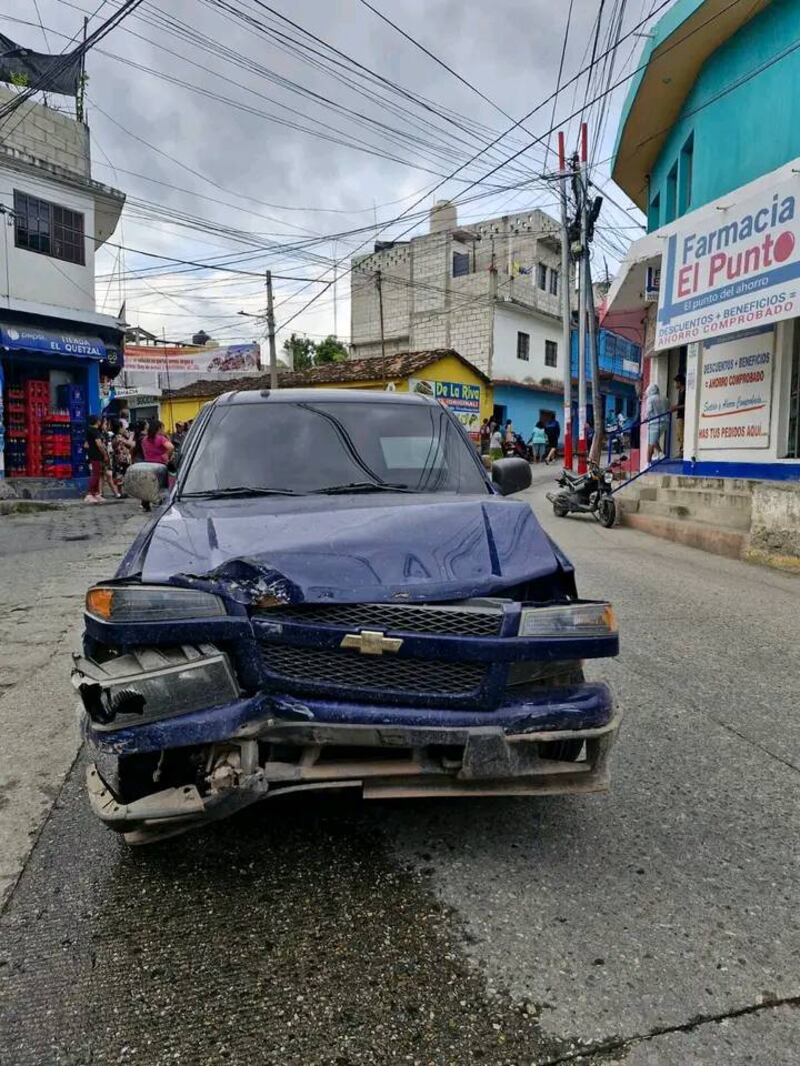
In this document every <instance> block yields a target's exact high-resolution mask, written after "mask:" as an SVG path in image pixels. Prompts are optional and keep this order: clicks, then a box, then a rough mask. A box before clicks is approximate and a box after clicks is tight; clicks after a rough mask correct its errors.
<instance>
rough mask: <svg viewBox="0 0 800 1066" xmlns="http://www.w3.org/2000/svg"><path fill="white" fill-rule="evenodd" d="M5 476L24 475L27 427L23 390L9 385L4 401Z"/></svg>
mask: <svg viewBox="0 0 800 1066" xmlns="http://www.w3.org/2000/svg"><path fill="white" fill-rule="evenodd" d="M5 438H6V439H5V465H6V477H25V467H26V461H27V453H28V428H27V420H26V418H25V390H24V389H23V388H21V387H13V386H9V387H8V388H7V389H6V402H5Z"/></svg>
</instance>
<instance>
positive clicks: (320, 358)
mask: <svg viewBox="0 0 800 1066" xmlns="http://www.w3.org/2000/svg"><path fill="white" fill-rule="evenodd" d="M346 358H347V349H346V348H345V346H344V345H343V344H342V342H341V341H338V340H337V339H336V338H335V337H334V336H332V335H329V336H327V337H326V338H325V340H324V341H320V342H319V344H318V345H317V346H316V352H315V353H314V366H321V365H322V364H323V363H342V362H344V360H345V359H346Z"/></svg>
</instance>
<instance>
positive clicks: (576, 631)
mask: <svg viewBox="0 0 800 1066" xmlns="http://www.w3.org/2000/svg"><path fill="white" fill-rule="evenodd" d="M616 632H617V619H616V616H615V614H614V608H613V607H612V606H611V604H610V603H571V604H564V606H562V607H524V608H523V609H522V613H521V616H520V620H519V635H520V636H521V637H607V636H611V635H612V634H614V633H616Z"/></svg>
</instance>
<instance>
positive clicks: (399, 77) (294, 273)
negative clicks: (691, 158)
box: [0, 0, 662, 344]
mask: <svg viewBox="0 0 800 1066" xmlns="http://www.w3.org/2000/svg"><path fill="white" fill-rule="evenodd" d="M661 2H662V0H630V2H627V3H626V2H624V0H607V2H606V3H605V4H604V5H601V4H600V2H599V0H573V5H572V6H573V11H572V18H571V23H570V28H569V37H568V43H567V48H566V55H565V60H564V74H563V76H562V84H565V83H567V87H566V88H565V89H564V91H562V92H561V93H560V95H559V96H558V100H557V104H556V110H555V122H552V121H551V120H552V114H553V102H552V101H550V102H547V103H544V105H543V106H540V107H539V108H538V110H536V111H535V112H534V114H533V115H532V116H531V117H530V119H527V120H526V121H525V122H524V124H523V126H522V127H518V128H517V129H515V130H513V131H512V132H510V133H507V135H506V136H504V137H503V138H502V139H501V140H499V141H498V143H497V144H496V145H495V146H494V147H492V148H489V149H488V150H486V149H487V146H488V145H490V144H491V142H492V141H494V140H495V139H496V138H497V137H499V136H500V135H501V134H503V133H504V132H505V131H508V130H509V128H510V127H511V126H512V123H513V122H515V121H517V120H519V119H521V118H522V117H523V116H524V115H526V114H527V113H528V112H531V111H533V110H534V109H535V108H536V107H537V105H541V104H543V102H544V101H546V100H547V98H548V97H549V96H550V95H551V94H552V93H553V91H554V90H555V88H556V84H557V77H558V69H559V60H560V57H561V50H562V44H563V41H564V32H565V25H566V16H567V9H568V7H569V6H570V5H569V4H568V2H567V0H561V2H560V3H553V2H552V0H493V2H492V3H490V4H487V3H485V2H482V3H478V2H477V0H402V3H401V2H398V0H369V3H370V4H371V5H372V7H373V8H375V9H377V10H378V11H380V12H381V13H383V14H384V15H385V16H386V17H387V18H389V19H391V21H392V22H394V23H395V24H396V26H397V27H398V29H395V28H393V27H392V26H390V25H388V24H387V23H386V22H384V21H383V20H382V19H381V18H380V17H379V15H378V14H376V13H375V12H374V11H373V10H370V8H369V7H368V6H367V4H366V3H365V0H325V2H322V0H292V2H291V3H289V2H288V0H268V2H267V0H157V2H156V0H145V2H144V3H142V4H141V6H140V7H139V8H137V10H136V11H135V12H134V14H133V15H131V16H130V17H129V18H128V19H127V20H126V21H125V22H124V23H123V24H122V25H121V26H120V27H119V28H118V29H116V30H115V31H114V32H113V33H112V34H110V35H109V36H108V37H107V38H106V39H105V40H104V41H103V42H102V43H101V44H100V45H99V46H98V47H97V48H96V49H95V50H93V51H92V52H91V53H90V56H89V59H88V73H89V83H88V104H87V106H88V117H89V123H90V126H91V131H92V154H93V174H94V177H95V178H96V179H98V180H100V181H103V182H105V183H107V184H110V185H114V186H116V187H117V188H119V189H122V190H123V191H124V192H125V193H126V194H127V196H128V202H127V205H126V208H125V211H124V214H123V219H122V223H121V225H120V227H119V228H118V229H117V232H116V234H115V235H114V237H113V238H112V240H113V243H114V244H116V245H123V246H124V250H123V249H122V248H119V247H111V246H107V247H106V248H104V249H103V250H102V251H101V252H100V254H99V255H98V258H97V276H98V277H97V306H98V310H103V311H106V312H112V313H115V312H116V311H117V310H118V308H119V307H120V305H121V303H122V301H123V300H125V301H127V319H128V321H129V322H130V323H132V324H134V325H141V326H143V327H144V328H146V329H149V330H151V331H153V332H156V333H158V334H162V333H163V334H164V335H165V336H166V337H168V338H171V339H176V340H178V339H183V338H186V337H188V336H190V335H191V334H192V333H193V332H194V331H195V330H197V329H199V328H201V327H203V328H205V330H206V331H207V332H209V333H211V334H212V335H213V336H214V337H217V338H219V339H220V340H222V341H231V342H232V341H235V340H247V339H251V338H253V337H256V336H259V337H260V336H261V335H262V334H263V324H262V323H260V322H258V321H250V322H248V321H247V320H246V319H244V318H242V317H239V316H238V314H237V312H238V311H239V310H246V311H249V312H250V313H254V314H258V313H259V312H263V308H264V284H263V275H264V271H265V270H266V269H271V270H273V272H274V273H276V274H278V275H286V276H288V277H291V278H299V279H316V278H319V279H322V283H319V282H311V281H307V280H300V281H288V280H287V281H284V280H281V281H276V283H275V284H276V320H277V324H278V328H279V331H280V336H279V344H280V341H281V339H282V338H283V337H284V336H286V335H288V333H289V332H291V330H296V331H298V332H307V333H308V334H309V335H311V336H314V337H315V338H316V337H318V336H322V335H325V334H328V333H332V332H334V328H335V329H336V331H337V332H338V335H339V336H340V337H342V338H343V339H347V338H348V336H349V276H348V273H347V267H348V263H349V257H350V255H351V254H352V253H353V252H355V251H358V250H359V249H361V250H363V249H366V248H369V247H370V246H371V243H372V241H374V239H375V237H376V234H378V235H379V236H380V238H381V239H388V238H391V237H393V236H394V237H396V236H399V235H400V234H403V233H405V235H411V234H413V233H418V232H423V231H424V230H425V229H426V227H427V220H426V218H425V214H426V212H427V210H428V208H429V207H430V205H431V203H432V202H433V201H434V200H438V199H443V198H450V199H455V200H456V201H459V202H460V206H459V219H460V220H461V221H463V222H469V221H476V220H478V219H481V218H490V217H493V216H495V215H499V214H503V213H509V212H514V211H523V210H526V209H528V208H531V207H533V206H541V207H543V208H544V209H545V210H550V211H551V212H553V213H557V211H558V208H557V204H556V198H555V190H554V186H553V184H552V181H549V182H548V181H547V180H544V179H543V177H542V175H544V174H547V173H549V172H551V171H552V169H553V166H554V158H553V155H552V152H551V154H550V156H549V160H545V146H544V144H542V143H538V144H534V146H533V147H532V148H530V149H528V150H527V151H525V152H523V153H522V154H520V155H519V156H518V158H516V159H515V160H513V161H511V162H505V161H506V160H508V158H509V157H510V156H511V155H513V154H515V153H518V152H519V151H520V149H522V148H524V147H525V146H526V145H529V144H531V143H532V142H534V140H535V138H537V137H541V136H542V135H543V134H545V133H546V132H547V131H548V130H549V129H550V128H551V126H552V125H555V126H563V128H565V129H566V130H567V131H568V135H569V138H570V143H572V144H574V142H575V139H576V136H577V128H578V119H576V118H573V119H572V120H571V121H567V119H568V118H569V116H570V115H572V114H573V112H575V111H576V110H580V108H581V105H582V104H583V103H584V101H585V100H586V99H588V100H590V101H591V100H592V99H593V98H594V97H595V96H596V95H597V94H598V92H600V91H602V90H603V89H604V88H605V87H606V85H608V84H610V83H611V82H612V81H617V80H619V79H620V78H621V77H624V76H625V75H626V74H629V73H630V72H631V71H632V70H633V69H634V68H635V66H636V59H637V56H638V55H639V52H640V51H641V45H642V38H641V37H637V36H627V37H626V35H627V34H629V32H630V30H631V28H632V27H633V26H634V24H636V23H638V22H639V21H640V20H641V19H642V18H644V17H646V16H647V15H648V14H649V13H650V11H651V10H653V9H654V8H657V7H658V6H659V4H660V3H661ZM119 3H120V0H106V2H105V3H104V4H101V5H99V10H98V0H38V12H37V4H36V0H6V3H5V4H4V5H3V9H4V10H3V13H2V14H0V32H3V33H4V34H6V35H7V36H9V37H11V38H12V39H14V40H16V41H18V42H20V43H23V44H25V45H28V46H29V47H32V48H35V49H38V50H42V51H44V50H46V49H49V50H50V51H52V52H60V51H62V49H64V48H65V47H66V45H67V43H68V41H69V38H71V37H72V36H73V35H74V34H75V33H76V32H78V30H79V28H80V25H81V22H82V19H83V16H84V15H92V14H93V12H95V11H97V12H98V13H97V15H96V16H95V17H93V18H92V19H91V20H90V24H89V25H90V30H91V29H92V28H93V27H96V26H97V25H98V24H99V23H100V22H101V21H102V20H103V19H104V18H105V17H107V16H108V15H109V14H110V13H111V12H112V11H113V9H114V8H115V7H117V6H119ZM601 6H603V8H604V13H603V18H602V22H601V26H600V33H599V44H598V52H600V53H602V52H603V51H604V50H605V48H607V47H608V44H609V43H610V42H612V41H613V40H614V39H615V36H616V32H617V28H618V26H619V27H620V34H621V36H622V37H623V38H624V39H623V40H622V41H621V42H620V44H619V47H618V48H617V50H616V53H615V55H614V64H615V65H614V69H613V72H612V71H611V70H610V67H609V64H608V63H604V64H602V65H600V64H598V66H597V67H596V68H595V72H594V75H593V80H592V83H591V85H589V86H587V79H586V77H585V76H584V77H582V78H580V79H579V80H578V81H577V82H575V83H573V84H569V83H570V82H571V81H572V79H573V78H574V76H575V75H576V74H577V73H578V72H579V71H580V70H581V69H582V68H583V67H585V66H586V64H587V62H588V59H589V57H590V54H591V49H592V44H593V40H594V36H595V26H596V19H597V15H598V8H600V7H601ZM39 15H41V23H42V25H43V27H44V30H42V28H41V27H40V24H39ZM618 19H620V21H619V22H618V21H617V20H618ZM287 20H291V21H287ZM648 25H649V24H648ZM645 28H646V27H645ZM398 30H402V31H403V32H404V33H405V34H407V35H408V38H411V40H408V39H407V38H406V37H404V36H402V34H401V33H400V32H398ZM415 42H416V43H415ZM418 45H421V46H423V47H424V48H425V49H427V50H428V51H429V52H431V53H433V55H434V56H435V57H436V59H438V60H440V61H441V63H443V64H446V65H447V66H448V67H450V68H451V70H452V71H453V72H455V73H451V72H450V71H448V70H446V69H444V67H443V66H442V65H440V64H439V63H437V62H436V59H434V58H431V57H430V56H428V55H426V54H425V53H424V52H423V51H422V50H421V49H420V47H418ZM332 49H335V50H336V51H333V50H332ZM457 75H458V76H457ZM459 76H460V78H461V79H463V81H462V80H459ZM465 83H469V84H465ZM470 85H471V86H473V87H474V88H470ZM475 90H478V91H477V92H476V91H475ZM624 91H625V90H624V88H620V89H617V90H616V91H615V92H614V93H612V94H611V95H610V96H608V97H607V99H606V103H605V106H603V105H602V104H601V103H600V102H598V103H595V104H593V105H592V106H591V107H590V108H589V109H588V111H587V117H588V120H589V123H590V135H591V137H592V140H593V149H594V160H595V163H596V166H595V168H594V171H593V176H594V179H595V181H596V182H597V183H598V184H601V185H603V186H605V185H607V183H608V163H607V160H608V156H609V155H610V152H611V148H612V146H613V137H614V131H615V127H616V118H617V116H618V114H619V109H620V106H621V103H622V100H623V99H624ZM479 93H480V94H482V96H483V97H486V98H488V101H491V102H487V100H485V99H483V98H482V96H481V95H479ZM587 93H588V95H587ZM57 102H58V103H63V98H62V99H61V100H59V101H57ZM553 143H555V142H553ZM482 150H483V151H482ZM479 153H481V154H479ZM473 156H476V157H477V158H475V159H474V160H473V161H470V160H472V157H473ZM458 168H461V169H460V170H459V172H458V173H457V174H456V175H455V176H453V177H449V176H450V175H453V173H454V172H455V171H456V170H457V169H458ZM492 171H494V173H490V172H492ZM448 178H449V180H444V179H448ZM437 186H438V187H437ZM608 192H609V193H610V194H611V196H612V197H613V199H614V201H615V202H616V203H615V204H611V203H608V204H607V207H606V208H605V209H604V212H603V216H602V218H601V230H600V233H599V239H598V242H597V246H596V249H595V257H596V259H597V261H598V262H597V268H599V270H600V272H601V273H602V271H603V270H604V260H605V261H606V262H607V263H608V266H609V269H611V270H612V272H613V268H614V265H615V263H616V262H617V261H618V260H619V258H620V255H621V252H622V250H624V247H625V245H626V244H627V242H628V241H630V240H631V239H633V238H634V237H636V236H637V234H638V233H640V232H641V230H640V229H639V230H637V228H636V227H637V224H638V223H640V221H641V215H640V214H639V213H638V212H637V211H635V210H630V211H626V208H629V207H630V202H629V201H628V200H627V199H626V198H625V196H624V195H623V194H622V193H621V192H620V190H618V189H616V187H614V186H613V185H609V186H608ZM143 253H149V255H145V254H143ZM156 256H163V257H166V258H163V259H159V258H156ZM170 257H171V258H172V259H178V260H191V261H192V262H193V263H200V264H208V265H206V266H202V267H190V266H186V265H182V264H180V263H173V262H171V261H170ZM337 261H338V262H339V267H338V270H337V273H338V274H339V275H341V276H340V277H339V281H338V283H337V285H336V286H335V289H336V300H334V288H333V287H329V288H326V287H325V283H328V282H330V280H331V279H332V278H333V276H334V266H333V264H334V263H335V262H337ZM223 266H224V267H225V269H224V270H223V269H221V268H222V267H223ZM597 268H596V271H597ZM314 294H317V299H316V301H315V302H313V303H312V304H311V305H310V306H309V307H308V308H307V309H306V310H304V307H305V304H306V303H307V302H308V301H309V300H310V299H311V298H312V296H314Z"/></svg>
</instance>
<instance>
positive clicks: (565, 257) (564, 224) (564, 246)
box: [558, 132, 572, 470]
mask: <svg viewBox="0 0 800 1066" xmlns="http://www.w3.org/2000/svg"><path fill="white" fill-rule="evenodd" d="M558 167H559V170H560V171H561V317H562V320H563V321H562V333H561V337H562V340H561V346H562V348H563V355H562V358H563V359H564V466H565V467H566V468H567V469H568V470H571V469H572V336H571V326H572V307H571V306H570V296H571V293H572V284H571V277H570V273H571V271H570V265H571V263H572V256H571V249H570V242H569V200H568V194H567V190H568V186H569V175H568V171H567V157H566V148H565V145H564V133H563V132H559V134H558Z"/></svg>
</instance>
